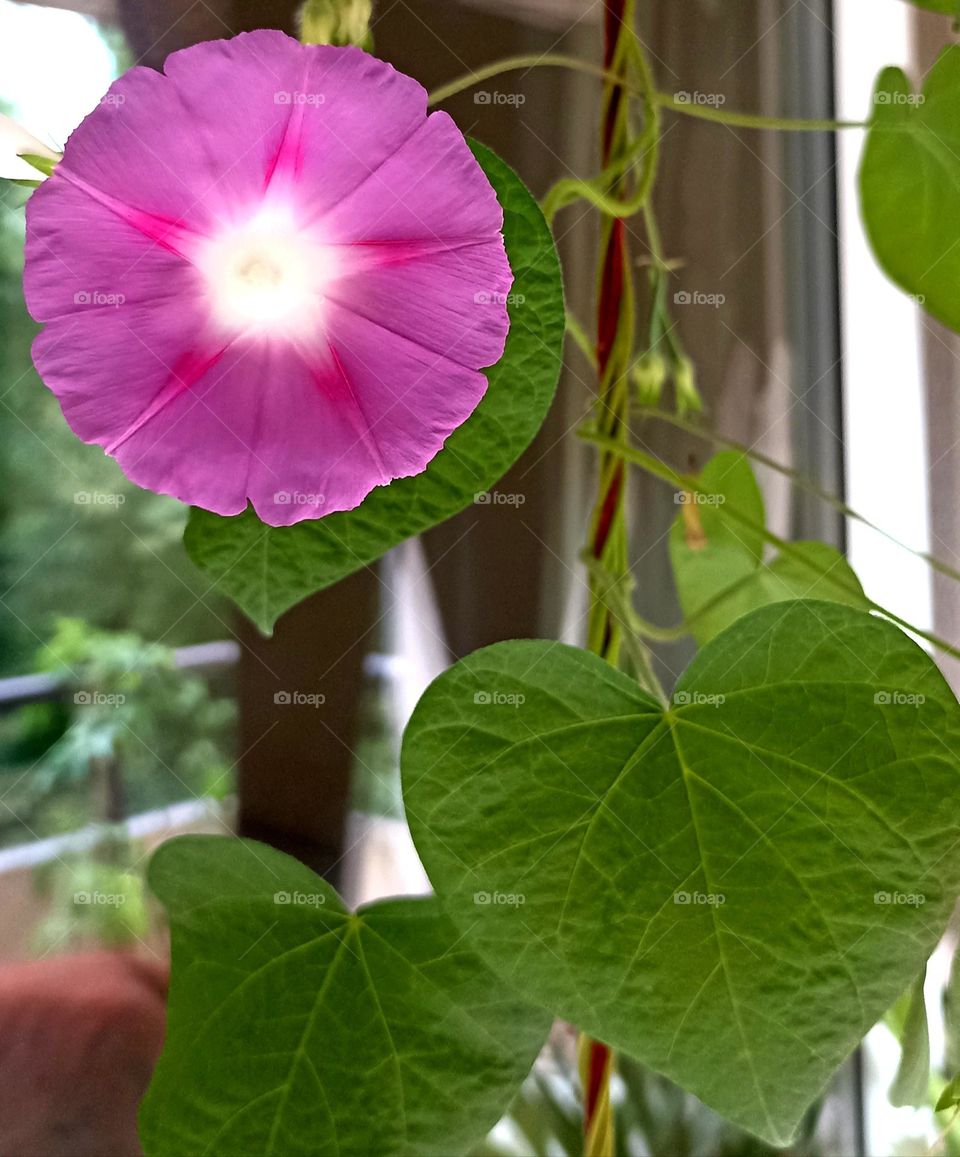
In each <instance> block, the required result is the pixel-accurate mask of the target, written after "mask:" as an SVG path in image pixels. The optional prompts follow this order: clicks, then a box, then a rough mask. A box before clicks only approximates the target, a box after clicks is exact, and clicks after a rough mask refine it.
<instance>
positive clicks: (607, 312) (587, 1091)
mask: <svg viewBox="0 0 960 1157" xmlns="http://www.w3.org/2000/svg"><path fill="white" fill-rule="evenodd" d="M634 19H635V8H634V0H605V4H604V61H603V63H604V68H605V70H606V71H608V72H612V73H614V74H616V76H617V77H618V78H619V77H621V76H623V75H624V73H625V71H628V70H629V67H630V66H631V65H633V64H635V63H636V53H635V52H634V51H632V50H631V49H632V46H633V43H634V36H635V34H634ZM649 112H650V113H651V114H653V115H652V116H650V115H648V117H647V122H648V123H647V126H646V127H647V129H648V131H652V132H653V133H654V134H655V135H654V139H653V141H652V146H653V153H652V156H653V158H654V159H655V157H656V135H657V134H658V126H657V125H656V123H655V122H656V116H655V110H654V106H652V105H650V106H649ZM630 120H631V117H630V102H629V100H628V99H627V92H626V86H625V84H623V83H621V81H620V79H616V80H609V79H608V80H607V81H606V83H605V85H604V90H603V108H602V117H601V161H602V164H603V169H604V173H605V174H608V175H610V179H609V187H608V188H607V189H606V190H603V191H598V192H599V196H598V201H599V202H600V207H601V209H604V208H606V202H607V201H608V200H609V199H610V198H612V197H613V198H617V199H619V198H620V195H621V194H622V192H623V185H624V177H625V174H626V173H627V172H628V171H629V169H630V167H631V165H632V163H633V161H634V159H635V158H636V157H637V156H638V149H637V147H636V145H635V142H634V141H633V139H632V136H631V126H630ZM650 120H653V122H654V123H653V125H652V127H651V125H650V123H649V122H650ZM648 151H649V149H648ZM652 170H653V163H652V162H650V163H649V164H648V168H647V172H648V173H649V174H650V175H649V177H646V176H645V178H644V179H643V180H642V181H641V182H640V185H641V189H640V192H641V196H643V197H646V196H648V195H649V190H650V188H651V187H652V184H653V171H652ZM577 184H578V183H577V182H574V183H572V185H573V187H572V189H570V190H567V189H565V188H564V185H563V183H562V184H561V193H560V195H559V196H555V197H553V198H548V200H550V202H551V203H550V206H549V208H550V209H551V211H552V212H555V211H556V209H557V208H559V207H560V206H561V205H562V204H564V203H567V202H568V197H567V193H568V191H569V192H570V193H572V195H573V196H576V195H577ZM631 200H632V199H631V198H629V197H628V198H627V201H628V203H629V202H630V201H631ZM551 215H552V213H551ZM598 276H599V281H598V291H597V342H596V364H597V376H598V409H597V424H598V427H599V429H600V430H601V431H602V432H603V435H604V437H605V438H607V439H608V440H609V441H610V442H611V443H612V444H614V445H618V444H619V443H620V442H622V441H623V440H624V439H625V438H626V437H627V423H628V420H629V415H630V394H629V379H628V371H629V368H630V360H631V357H632V351H633V342H634V310H635V295H634V283H633V277H634V274H633V266H632V262H631V260H630V254H629V246H628V242H627V233H626V226H625V222H624V216H623V215H622V214H621V213H618V212H609V211H607V212H605V213H604V216H603V218H602V220H601V237H600V259H599V271H598ZM599 475H600V477H599V487H598V491H597V499H596V502H595V505H594V508H593V515H592V517H591V521H590V530H589V538H588V545H587V553H588V555H589V557H590V558H592V559H594V560H595V561H596V562H597V563H598V565H599V566H601V567H602V568H603V570H604V572H606V573H608V574H610V575H612V576H613V580H614V582H618V581H620V579H621V578H624V577H625V576H626V575H627V574H628V572H629V559H628V552H627V528H626V518H625V512H624V490H625V486H624V482H625V476H626V471H625V467H624V462H623V459H622V457H621V456H620V454H619V453H616V452H611V451H610V450H609V449H602V450H601V453H600V461H599ZM589 580H590V612H589V620H588V628H587V645H588V646H589V648H590V650H592V651H593V652H594V653H595V654H597V655H599V656H600V657H601V658H604V659H606V660H607V661H608V662H610V663H612V664H613V665H614V666H617V665H619V662H620V650H621V644H622V641H623V635H624V631H623V624H622V622H621V621H620V620H619V619H618V618H617V616H616V615H615V614H613V613H611V608H610V606H609V605H608V601H607V598H606V583H605V582H604V580H603V579H602V578H599V577H598V576H597V575H596V574H595V573H593V572H591V573H590V575H589ZM638 674H646V675H647V676H648V678H649V676H651V675H652V670H650V668H649V665H647V669H646V671H643V672H638ZM578 1055H579V1066H580V1076H581V1083H582V1086H583V1102H584V1114H583V1127H584V1154H585V1157H612V1155H613V1151H614V1123H613V1111H612V1107H611V1104H610V1077H611V1074H612V1071H613V1054H612V1052H611V1050H610V1048H609V1047H608V1046H607V1045H605V1044H603V1043H601V1042H600V1041H596V1040H592V1039H591V1038H589V1037H587V1036H585V1035H584V1036H581V1038H580V1043H579V1048H578Z"/></svg>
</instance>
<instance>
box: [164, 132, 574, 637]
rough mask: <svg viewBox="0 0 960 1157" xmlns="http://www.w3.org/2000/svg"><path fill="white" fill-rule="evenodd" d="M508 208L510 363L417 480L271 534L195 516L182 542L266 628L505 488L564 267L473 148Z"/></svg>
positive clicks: (538, 222) (505, 178)
mask: <svg viewBox="0 0 960 1157" xmlns="http://www.w3.org/2000/svg"><path fill="white" fill-rule="evenodd" d="M471 147H472V149H473V151H474V153H475V154H476V157H477V160H478V161H479V162H480V164H481V166H482V168H483V170H484V172H485V173H486V174H487V177H488V179H489V180H490V183H491V184H492V185H493V187H494V189H495V190H496V193H497V197H498V199H499V201H500V205H501V206H502V208H503V215H504V221H503V237H504V242H505V243H506V248H507V256H508V257H509V259H510V267H511V269H512V270H513V276H514V282H513V288H512V290H511V293H510V297H509V300H508V303H507V308H508V311H509V314H510V333H509V335H508V337H507V344H506V348H505V350H504V353H503V357H502V358H501V359H500V361H499V362H497V364H496V365H495V366H493V367H492V368H491V369H489V370H486V371H485V372H486V375H487V379H488V381H489V385H488V387H487V392H486V394H485V395H484V397H483V399H482V401H481V402H480V405H479V406H478V407H477V408H476V410H475V411H474V412H473V414H472V415H471V416H470V417H469V418H468V419H467V421H466V422H465V423H464V424H463V425H462V426H460V427H459V429H457V430H455V431H454V432H453V433H452V434H451V435H450V437H449V438H448V439H447V441H446V444H445V446H444V448H443V449H442V450H441V451H440V453H439V454H438V455H437V456H436V458H434V459H433V461H432V462H431V463H430V465H429V466H428V467H427V469H426V470H425V471H424V472H423V473H422V474H417V475H415V476H413V477H411V478H398V479H397V480H396V481H394V482H391V483H390V485H389V486H380V487H378V488H377V489H376V490H374V491H372V492H371V493H370V494H369V495H368V496H367V497H366V498H365V499H364V501H363V502H362V503H361V504H360V505H359V506H358V507H357V508H356V510H346V511H343V512H341V513H338V514H330V515H328V516H327V517H326V518H318V519H314V520H312V521H307V522H300V523H297V525H295V526H281V527H272V526H266V525H264V523H262V522H261V521H260V520H259V519H258V518H257V516H256V515H255V514H254V513H253V510H252V509H250V508H248V509H247V510H246V512H245V513H243V514H238V515H236V516H235V517H233V518H221V517H220V516H219V515H216V514H211V513H210V512H209V511H206V510H196V509H194V510H192V511H191V513H190V521H189V523H188V524H187V529H186V532H185V534H184V544H185V545H186V548H187V552H188V553H189V555H190V557H191V558H192V559H193V561H194V562H195V563H196V564H197V566H199V567H200V569H201V570H203V571H205V572H206V573H207V574H209V575H210V577H211V578H213V579H214V580H215V586H216V588H217V589H218V590H219V591H221V592H222V593H223V594H226V595H228V596H229V597H230V598H232V599H233V600H234V601H235V602H236V603H238V604H239V606H240V607H241V609H242V610H244V611H245V612H246V613H247V614H248V615H249V616H250V618H251V619H253V621H254V622H255V623H256V624H257V626H258V627H260V629H261V630H263V631H270V630H271V629H272V627H273V624H274V623H275V622H276V620H277V619H278V618H279V616H280V615H281V614H283V612H284V611H286V610H288V609H289V608H290V607H292V606H293V605H294V604H295V603H298V602H299V601H300V600H301V599H304V598H306V597H307V595H310V594H313V592H314V591H318V590H322V589H323V588H324V587H327V586H330V585H331V583H335V582H337V581H338V580H339V579H342V578H343V577H344V576H345V575H348V574H351V573H352V572H353V571H355V570H358V569H359V568H360V567H362V566H366V565H367V564H368V563H371V562H373V561H374V560H375V559H377V558H379V557H380V556H381V555H382V554H384V553H385V552H386V551H387V550H389V549H390V547H392V546H396V545H397V543H399V542H403V541H404V539H407V538H410V537H412V536H413V535H415V534H419V533H420V532H421V531H424V530H427V529H429V527H431V526H434V525H436V523H438V522H443V521H444V520H445V519H447V518H450V517H451V516H452V515H454V514H456V513H457V512H458V511H460V510H463V509H464V508H465V507H467V506H469V505H470V503H471V502H473V501H474V500H475V498H476V496H477V495H478V494H482V493H484V492H486V491H487V490H489V489H490V487H492V486H493V485H494V483H496V482H497V481H499V479H500V478H501V477H502V476H503V475H504V474H505V473H506V471H507V470H508V469H509V468H510V466H512V465H513V463H514V462H515V461H516V460H517V458H518V457H519V456H520V454H521V453H522V452H523V450H525V449H526V447H527V446H528V445H529V444H530V442H531V441H532V439H533V437H534V435H535V434H536V433H537V431H538V430H539V429H540V426H541V424H542V422H543V419H544V417H545V416H546V413H547V410H548V408H549V406H550V402H551V401H552V399H553V394H554V390H555V389H556V385H557V378H558V377H559V375H560V359H561V354H562V347H563V335H564V327H565V321H564V308H563V285H562V282H561V277H560V263H559V260H558V258H557V251H556V248H555V246H554V244H553V238H552V237H551V235H550V229H549V227H548V225H547V223H546V221H545V220H544V217H543V214H542V213H541V212H540V207H539V206H538V205H537V202H536V201H535V200H534V198H533V197H532V196H531V195H530V193H529V192H528V191H527V189H526V187H525V186H524V184H523V182H522V181H521V180H520V178H519V177H518V176H517V175H516V173H514V171H513V170H512V169H511V168H510V167H509V166H508V165H506V164H504V162H503V161H501V160H500V159H499V157H497V156H496V155H495V154H494V153H492V152H490V150H489V149H486V148H484V146H483V145H480V144H477V143H476V142H475V141H474V142H471Z"/></svg>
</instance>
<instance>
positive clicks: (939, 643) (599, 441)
mask: <svg viewBox="0 0 960 1157" xmlns="http://www.w3.org/2000/svg"><path fill="white" fill-rule="evenodd" d="M580 435H581V437H582V438H584V439H585V440H586V441H587V442H592V443H593V444H594V445H595V446H597V447H598V448H599V449H601V450H602V451H603V452H605V453H607V454H612V455H615V456H617V457H619V458H620V459H621V461H622V462H624V463H629V464H630V465H632V466H637V467H639V468H640V469H641V470H643V471H645V472H646V473H647V474H650V475H652V476H653V477H654V478H659V479H660V480H661V481H662V482H666V483H668V484H669V485H670V486H673V487H675V488H676V489H678V490H689V491H692V492H693V493H694V494H706V493H708V491H706V490H705V489H704V488H703V487H702V486H701V485H700V483H699V481H698V480H697V479H696V478H694V477H692V476H691V475H689V474H681V473H679V472H678V471H676V470H674V469H673V467H672V466H668V465H667V463H666V462H661V461H660V459H659V458H655V457H654V456H653V455H652V454H648V453H646V451H644V450H640V449H638V448H637V447H635V446H631V445H628V444H627V443H626V442H625V441H624V440H623V439H622V438H621V439H618V440H614V439H612V438H610V437H609V436H607V435H605V434H603V433H602V432H599V431H596V430H590V429H585V430H581V431H580ZM724 512H725V513H726V515H727V516H728V517H730V518H732V519H733V520H734V522H739V523H740V525H741V526H744V527H746V528H747V529H748V530H750V531H751V532H752V533H754V534H757V535H758V536H760V537H761V538H762V539H763V541H764V542H766V543H768V544H769V545H770V546H775V547H776V548H777V550H779V551H780V553H781V554H784V555H786V556H787V557H788V558H792V559H794V561H795V562H797V564H798V565H800V566H803V567H805V568H806V569H807V570H809V571H811V572H812V573H814V574H817V575H821V574H822V572H821V571H820V570H819V568H817V567H816V565H815V564H813V563H811V562H810V560H809V559H808V558H807V557H806V556H805V555H804V554H803V553H802V551H798V550H797V549H796V547H795V546H794V544H793V543H792V542H788V541H787V540H786V539H783V538H780V536H779V535H776V534H774V533H773V532H772V531H770V530H768V529H767V528H766V527H765V526H761V525H760V523H758V522H755V521H754V520H753V519H752V518H749V517H747V516H746V515H745V514H743V513H742V512H741V511H739V510H737V508H736V506H735V505H733V503H729V502H728V503H724ZM826 577H828V578H830V576H826ZM830 581H833V582H835V583H837V585H842V580H840V579H838V578H832V579H831V580H830ZM725 593H729V591H728V592H725ZM865 603H866V606H867V607H868V608H869V609H870V610H871V611H874V612H876V613H877V614H880V615H883V617H884V618H887V619H889V620H890V621H891V622H893V623H896V624H897V626H898V627H901V628H902V629H903V630H904V631H909V632H910V633H911V634H913V635H916V636H918V637H919V638H921V639H923V640H924V641H925V642H927V643H930V644H931V646H934V647H936V648H937V649H938V650H941V651H943V652H944V653H945V654H947V655H950V656H951V657H952V658H954V659H960V647H957V646H955V645H954V644H953V643H948V642H947V640H946V639H943V638H941V637H940V636H939V635H936V634H934V633H933V632H932V631H927V630H925V629H924V628H923V627H919V626H917V625H916V624H915V623H911V622H908V621H907V620H906V619H904V618H902V617H901V616H900V615H898V614H896V613H895V612H893V611H891V610H890V609H889V608H887V607H884V606H882V605H881V604H880V603H877V602H874V601H873V600H872V599H871V598H869V597H868V598H866V600H865Z"/></svg>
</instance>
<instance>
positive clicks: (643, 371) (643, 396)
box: [630, 352, 667, 406]
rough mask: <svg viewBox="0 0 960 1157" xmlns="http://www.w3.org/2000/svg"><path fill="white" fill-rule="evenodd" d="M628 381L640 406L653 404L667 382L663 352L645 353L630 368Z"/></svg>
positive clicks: (657, 400)
mask: <svg viewBox="0 0 960 1157" xmlns="http://www.w3.org/2000/svg"><path fill="white" fill-rule="evenodd" d="M630 381H631V384H632V385H633V388H634V390H635V392H636V396H637V401H638V402H639V403H640V405H641V406H655V405H657V403H658V402H659V401H660V395H661V394H662V393H663V387H664V386H665V385H666V382H667V363H666V360H665V359H664V357H663V354H659V353H655V352H654V353H645V354H643V355H642V356H641V357H639V358H638V359H637V360H636V361H635V362H634V364H633V366H632V368H631V370H630Z"/></svg>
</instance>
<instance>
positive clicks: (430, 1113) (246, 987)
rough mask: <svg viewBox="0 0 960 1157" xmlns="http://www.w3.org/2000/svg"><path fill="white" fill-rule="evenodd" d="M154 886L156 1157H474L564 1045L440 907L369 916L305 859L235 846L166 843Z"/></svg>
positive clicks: (150, 1101) (146, 1136)
mask: <svg viewBox="0 0 960 1157" xmlns="http://www.w3.org/2000/svg"><path fill="white" fill-rule="evenodd" d="M150 884H151V886H152V887H153V889H154V891H155V892H156V893H157V895H158V896H159V897H160V899H161V900H162V901H163V903H164V904H165V905H166V907H167V911H168V912H169V915H170V923H171V928H172V933H173V980H172V985H171V989H170V1011H169V1027H168V1034H167V1042H166V1047H165V1050H164V1053H163V1056H162V1057H161V1059H160V1064H159V1066H158V1068H157V1071H156V1074H155V1076H154V1079H153V1083H152V1085H151V1086H150V1091H149V1092H148V1094H147V1097H146V1100H145V1101H144V1103H143V1107H142V1109H141V1114H140V1127H141V1136H142V1140H143V1145H144V1149H145V1151H146V1152H147V1153H148V1154H150V1155H151V1157H153V1155H158V1157H159V1155H169V1157H187V1155H190V1154H200V1153H208V1154H209V1153H213V1154H234V1153H243V1154H244V1155H245V1157H253V1155H256V1154H264V1155H266V1154H284V1155H285V1157H286V1155H288V1154H289V1155H292V1154H309V1155H310V1157H320V1155H323V1154H331V1155H332V1154H343V1155H344V1157H347V1155H353V1157H366V1155H367V1154H371V1153H376V1154H378V1157H379V1155H381V1154H383V1155H389V1154H397V1155H415V1154H436V1155H437V1157H447V1155H449V1154H456V1153H465V1152H467V1151H468V1150H469V1149H470V1148H471V1147H472V1146H473V1145H474V1144H475V1143H477V1142H478V1141H479V1140H481V1139H482V1138H483V1136H484V1135H485V1133H486V1132H487V1131H488V1130H489V1129H490V1128H491V1127H492V1126H493V1125H494V1124H495V1123H496V1121H497V1120H498V1119H499V1117H500V1116H501V1115H502V1113H503V1111H504V1109H505V1107H506V1106H507V1105H508V1104H509V1102H510V1099H511V1098H512V1096H513V1095H514V1093H515V1092H516V1091H517V1089H518V1088H519V1087H520V1084H521V1082H522V1081H523V1078H524V1077H525V1076H526V1074H527V1072H528V1070H529V1068H530V1066H531V1065H532V1063H533V1061H534V1058H535V1057H536V1055H537V1051H538V1049H539V1047H540V1045H541V1044H542V1042H543V1040H544V1038H545V1036H546V1034H547V1032H548V1031H549V1027H550V1017H549V1016H548V1015H547V1014H545V1013H544V1012H543V1011H542V1010H538V1009H533V1008H531V1007H530V1006H528V1005H525V1004H523V1003H521V1002H520V1001H519V999H518V998H517V997H516V996H515V995H514V994H513V993H512V991H511V990H509V989H507V988H506V987H505V985H504V984H503V983H502V982H501V981H499V980H497V978H496V977H495V976H494V975H493V974H492V973H491V972H490V970H489V969H488V968H487V967H486V965H484V964H483V963H482V962H481V961H480V960H479V959H478V958H477V957H476V956H475V955H474V954H473V953H472V952H471V951H470V950H469V949H468V948H467V947H466V945H464V943H463V942H462V939H461V937H460V934H459V932H458V931H457V930H456V929H455V928H454V927H453V925H452V924H451V923H450V922H449V921H448V920H447V918H446V917H444V916H442V915H441V914H440V913H439V911H438V908H437V904H436V901H434V900H433V899H432V898H416V899H414V898H407V899H402V900H391V901H386V902H382V903H377V904H371V905H368V906H366V907H364V908H361V909H360V910H359V911H358V912H357V913H356V914H351V913H349V912H347V911H346V909H345V908H344V907H343V905H342V903H341V902H340V898H339V897H338V896H337V894H336V892H335V891H334V890H333V889H332V888H331V887H330V886H329V885H327V884H325V883H324V882H323V881H322V880H321V879H320V877H319V876H316V875H315V874H314V873H313V872H311V871H310V869H309V868H306V867H304V866H303V865H302V864H300V863H298V862H297V861H296V860H292V859H291V858H290V857H289V856H284V855H282V854H281V853H279V852H276V851H273V850H272V849H271V848H268V847H265V846H264V845H262V844H257V843H254V842H253V841H250V840H234V839H225V838H222V837H217V836H184V837H181V838H179V839H176V840H173V841H170V842H169V843H166V844H164V845H163V847H162V848H161V849H160V850H159V851H158V852H157V854H156V855H155V856H154V858H153V861H152V862H151V865H150Z"/></svg>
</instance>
